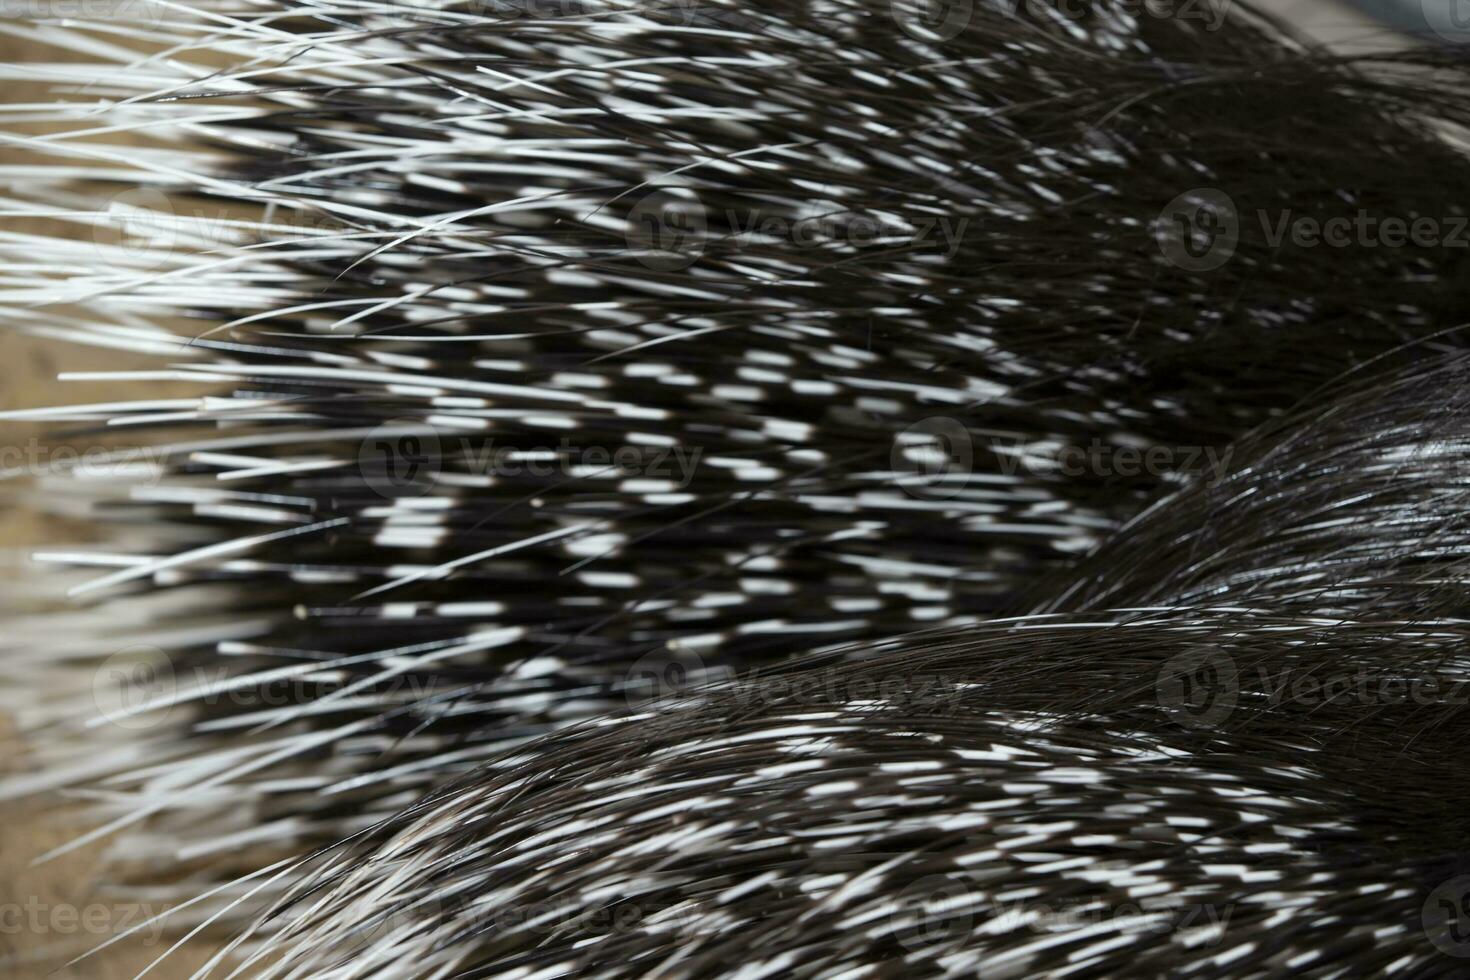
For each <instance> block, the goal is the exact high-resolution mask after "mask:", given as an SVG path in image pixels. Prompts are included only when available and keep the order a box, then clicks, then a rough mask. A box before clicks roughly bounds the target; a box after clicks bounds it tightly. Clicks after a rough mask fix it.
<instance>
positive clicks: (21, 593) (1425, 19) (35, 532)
mask: <svg viewBox="0 0 1470 980" xmlns="http://www.w3.org/2000/svg"><path fill="white" fill-rule="evenodd" d="M1200 2H1203V3H1209V4H1228V3H1230V2H1231V0H1200ZM1262 5H1263V6H1264V7H1265V8H1266V9H1268V10H1270V11H1272V12H1275V13H1276V14H1278V15H1279V16H1281V17H1283V18H1284V19H1286V20H1287V21H1289V22H1291V23H1293V24H1295V25H1296V26H1297V27H1298V28H1299V29H1301V30H1302V31H1304V32H1305V33H1306V34H1308V35H1309V36H1311V37H1313V38H1315V39H1318V40H1320V41H1322V42H1324V43H1329V44H1332V45H1333V46H1335V47H1337V48H1339V49H1342V50H1364V49H1368V48H1379V49H1381V48H1383V47H1385V46H1390V45H1393V44H1402V43H1408V42H1407V39H1406V38H1404V37H1402V36H1399V35H1395V34H1394V32H1393V31H1392V29H1391V28H1392V27H1397V28H1400V29H1402V30H1404V31H1406V32H1408V33H1410V34H1414V35H1419V36H1423V37H1436V38H1444V37H1445V35H1447V34H1452V33H1454V32H1455V31H1460V32H1462V33H1464V35H1465V37H1466V39H1467V40H1470V0H1341V2H1335V0H1264V2H1263V4H1262ZM8 9H10V8H9V6H8V5H7V4H5V3H4V2H0V17H7V16H9V14H8V13H7V12H6V11H7V10H8ZM1385 25H1388V26H1385ZM67 58H68V55H67V53H66V52H63V51H58V50H54V49H48V48H46V47H44V46H41V45H37V44H35V43H32V42H30V41H25V42H18V41H16V40H14V39H12V38H9V37H7V36H5V35H4V34H3V33H0V62H3V63H10V64H17V63H21V64H24V63H44V62H48V61H59V60H66V59H67ZM45 98H46V94H45V90H44V88H43V87H42V86H39V85H26V84H21V85H14V84H11V85H8V86H7V87H6V91H5V96H4V100H5V101H6V102H7V103H24V102H32V101H42V100H44V99H45ZM0 112H3V109H0ZM19 159H20V155H19V154H18V153H16V152H14V151H12V150H10V149H8V148H6V147H5V146H4V145H3V144H0V164H3V163H10V162H16V161H17V160H19ZM4 184H5V178H4V177H3V176H0V185H4ZM14 192H15V189H14V188H12V187H9V186H0V196H4V197H12V196H14ZM56 227H60V226H59V225H57V226H54V227H53V228H51V229H50V230H52V231H54V230H55V228H56ZM43 230H47V228H46V223H45V220H44V219H21V220H17V219H13V218H10V219H7V218H4V217H0V233H5V234H25V233H35V232H38V231H43ZM144 366H156V365H154V364H151V363H149V364H145V363H144V359H143V358H142V357H141V355H138V356H132V355H128V354H125V353H122V352H118V351H107V350H97V349H90V348H80V347H72V346H70V345H63V344H60V343H56V342H51V341H46V340H41V339H35V338H30V337H25V336H23V335H20V334H18V333H15V332H12V331H8V330H0V410H13V409H23V408H35V407H40V406H46V405H56V404H63V403H69V402H94V401H108V400H123V399H131V398H136V397H140V392H139V391H138V389H137V387H136V386H134V385H127V384H114V385H108V384H105V383H98V382H87V383H67V384H65V385H62V384H59V383H58V382H56V381H55V376H56V374H57V372H58V371H60V370H63V369H65V370H77V371H87V370H103V369H106V370H127V369H129V368H132V367H140V368H141V367H144ZM147 396H148V397H168V395H167V393H164V392H160V391H159V390H158V388H157V387H156V386H155V387H151V388H150V389H149V391H148V392H147ZM42 435H43V429H42V427H41V426H39V425H35V424H29V423H15V422H4V421H0V446H16V447H19V446H27V445H30V444H31V440H33V439H40V437H41V436H42ZM45 442H46V444H47V445H55V442H54V435H53V436H51V437H48V438H47V439H46V440H45ZM72 443H73V445H74V448H76V449H78V450H81V449H83V448H87V447H89V446H93V445H98V444H99V441H98V440H97V439H96V438H95V437H79V438H77V439H73V440H72ZM3 492H4V496H3V497H0V500H3V504H0V590H3V592H4V594H6V595H8V596H9V597H10V600H9V601H8V602H5V603H3V604H0V612H3V611H4V610H6V609H7V607H9V608H10V609H12V610H13V609H14V607H17V606H19V607H20V608H21V609H22V610H24V611H25V612H39V611H40V610H39V609H26V608H25V606H26V602H27V599H26V596H27V590H26V589H25V588H24V587H22V586H20V585H19V583H20V581H21V577H22V576H23V575H24V569H25V565H26V556H27V555H28V553H29V552H30V551H31V550H33V549H35V548H37V547H40V546H50V545H57V544H61V543H80V542H85V541H86V540H87V533H88V529H87V527H86V525H85V524H83V523H81V522H78V521H69V520H67V519H66V518H64V517H61V516H55V515H42V514H39V513H37V512H36V511H35V510H34V509H32V508H29V507H27V506H26V501H25V499H24V497H23V492H24V488H23V487H21V486H10V487H5V488H3ZM5 614H8V615H14V612H9V613H5ZM22 618H24V617H22ZM3 703H4V701H3V697H0V704H3ZM24 758H25V756H24V746H23V745H21V744H20V743H19V741H18V740H17V739H16V738H15V737H14V734H13V730H12V729H11V728H10V726H9V724H8V720H7V719H6V717H5V716H4V713H3V712H0V760H5V761H3V762H0V767H6V766H8V767H15V766H23V765H24ZM77 833H78V827H77V825H76V824H74V823H68V822H67V821H65V820H64V819H60V818H58V815H57V814H56V813H55V811H54V810H52V811H46V812H44V813H43V812H42V810H41V809H40V808H39V807H37V806H36V805H34V804H31V803H14V802H0V976H7V977H16V978H38V980H39V978H42V977H54V978H58V980H72V978H77V980H81V978H96V980H113V978H118V980H122V978H130V977H133V976H135V975H136V974H138V973H139V972H140V971H142V970H143V969H144V968H145V967H147V966H148V965H149V964H150V963H151V962H152V961H153V960H154V959H155V958H156V957H158V956H159V955H160V954H161V953H163V951H164V950H165V949H166V948H167V947H168V945H169V943H168V942H166V941H159V940H158V938H157V937H156V936H155V935H153V934H152V932H151V931H149V930H145V931H144V932H143V933H142V934H141V935H140V937H134V938H131V939H129V940H125V941H123V942H120V943H118V944H117V945H116V946H113V947H110V948H109V949H107V950H104V951H103V952H102V953H100V954H99V955H97V956H94V957H90V958H88V959H87V960H85V961H83V962H81V963H78V964H76V965H74V966H67V965H66V963H67V961H68V960H70V959H71V958H72V957H74V956H77V955H80V954H81V953H83V952H86V951H87V950H88V949H90V948H92V947H93V946H96V945H98V944H99V943H100V942H102V941H104V940H105V939H106V938H107V936H109V935H111V934H112V933H113V932H115V931H121V930H122V929H125V928H127V927H128V926H130V925H134V924H136V923H137V922H138V921H141V919H142V917H143V913H144V911H145V910H151V911H160V910H161V909H162V908H163V906H162V905H158V906H157V907H149V908H147V909H145V908H144V906H148V903H147V900H146V896H139V895H137V894H136V893H132V892H130V893H129V894H127V895H119V894H112V893H109V892H108V891H107V890H106V889H105V888H103V887H101V886H99V883H98V880H97V875H96V865H97V862H98V859H99V857H100V855H101V853H102V851H103V849H104V846H103V845H99V846H94V847H90V848H86V849H84V850H81V851H78V852H73V853H71V854H68V855H66V856H64V857H62V858H58V859H56V860H54V861H50V862H47V863H45V864H43V865H41V866H38V867H32V866H31V861H32V859H33V857H34V856H35V855H37V854H40V853H43V852H45V851H46V850H48V849H50V848H53V847H56V846H58V845H60V844H62V843H65V842H66V841H67V840H68V839H70V838H71V837H73V836H75V835H76V834H77ZM212 952H213V948H212V947H211V946H210V944H207V943H203V942H193V943H190V944H186V945H185V946H184V947H183V948H181V949H180V950H178V951H176V952H174V953H172V954H171V955H170V956H169V958H168V960H167V961H166V962H165V963H164V964H162V965H161V966H160V967H159V968H158V969H156V970H153V971H152V972H150V974H149V975H150V976H154V977H158V978H159V980H171V978H176V977H187V976H189V975H190V974H191V973H192V972H193V971H194V970H195V969H197V968H198V967H199V966H200V965H201V964H202V963H203V962H204V961H205V960H206V959H207V958H208V956H209V955H210V954H211V953H212Z"/></svg>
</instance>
